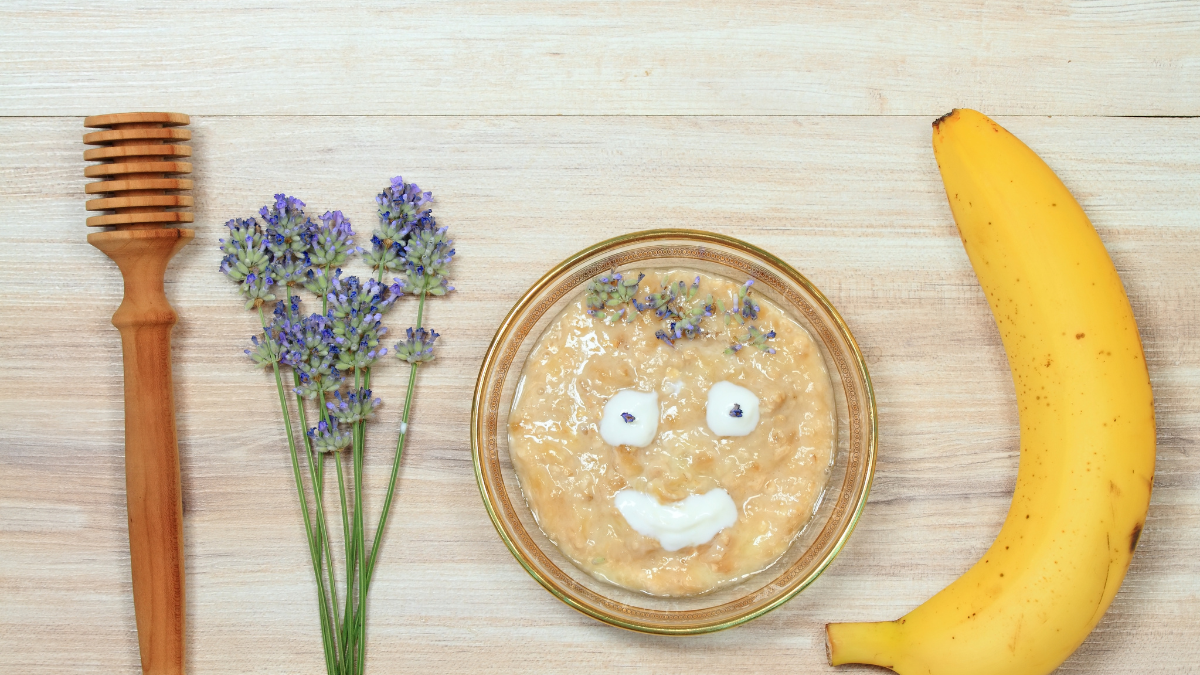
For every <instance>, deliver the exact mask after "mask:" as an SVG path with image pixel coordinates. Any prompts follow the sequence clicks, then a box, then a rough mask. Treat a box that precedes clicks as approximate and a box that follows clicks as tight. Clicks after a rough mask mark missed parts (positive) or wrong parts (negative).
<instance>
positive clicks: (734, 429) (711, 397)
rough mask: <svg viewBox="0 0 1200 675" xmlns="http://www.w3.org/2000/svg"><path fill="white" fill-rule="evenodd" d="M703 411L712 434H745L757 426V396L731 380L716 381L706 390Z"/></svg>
mask: <svg viewBox="0 0 1200 675" xmlns="http://www.w3.org/2000/svg"><path fill="white" fill-rule="evenodd" d="M704 413H705V420H706V421H707V422H708V428H709V429H711V430H712V432H713V433H714V434H716V435H718V436H746V435H748V434H749V433H750V432H751V431H754V427H756V426H758V397H757V396H755V395H754V392H752V391H750V390H749V389H747V388H745V387H739V386H738V385H736V384H734V383H732V382H725V381H721V382H717V383H716V384H714V385H713V386H712V388H711V389H709V390H708V403H707V404H706V406H705V409H704Z"/></svg>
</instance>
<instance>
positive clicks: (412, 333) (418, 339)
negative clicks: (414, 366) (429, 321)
mask: <svg viewBox="0 0 1200 675" xmlns="http://www.w3.org/2000/svg"><path fill="white" fill-rule="evenodd" d="M407 332H408V337H407V339H405V340H404V341H403V342H397V343H396V358H398V359H400V360H401V361H408V362H409V363H425V362H427V361H432V360H433V342H434V341H435V340H437V339H438V333H437V331H434V330H427V329H425V328H415V329H414V328H409V329H408V331H407Z"/></svg>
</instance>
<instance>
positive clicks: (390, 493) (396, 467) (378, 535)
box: [366, 293, 425, 588]
mask: <svg viewBox="0 0 1200 675" xmlns="http://www.w3.org/2000/svg"><path fill="white" fill-rule="evenodd" d="M424 313H425V294H424V293H421V299H420V300H419V301H418V302H417V325H416V327H417V328H420V327H421V320H422V318H423V315H424ZM417 366H418V364H416V363H414V364H412V366H411V367H410V368H409V371H408V391H407V392H406V393H405V395H404V414H403V415H402V416H401V421H400V435H399V436H398V437H397V438H396V456H395V458H394V459H393V460H392V477H391V479H390V480H389V481H388V489H387V494H386V496H385V497H384V499H383V509H382V510H381V511H380V513H379V525H378V527H376V528H375V539H374V541H373V542H372V544H371V555H370V557H369V558H368V560H367V576H366V584H367V586H368V588H369V587H370V583H371V577H372V576H373V575H374V574H375V560H376V556H377V554H378V553H379V546H380V545H381V544H382V543H383V531H384V528H385V527H387V519H388V514H389V513H390V512H391V508H392V498H393V497H394V496H395V494H396V478H397V476H398V475H399V473H400V460H401V458H402V457H403V455H404V441H405V439H406V438H408V415H409V412H410V411H411V410H412V398H413V391H414V390H415V389H416V383H417Z"/></svg>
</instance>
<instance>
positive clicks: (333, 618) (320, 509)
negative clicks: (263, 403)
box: [287, 286, 342, 664]
mask: <svg viewBox="0 0 1200 675" xmlns="http://www.w3.org/2000/svg"><path fill="white" fill-rule="evenodd" d="M287 301H288V304H289V306H290V305H291V301H292V288H291V286H288V287H287ZM292 383H293V386H294V387H299V386H300V374H299V373H297V372H296V371H295V370H294V369H293V370H292ZM293 391H295V389H293ZM322 398H324V397H322ZM320 407H321V410H319V414H320V416H321V418H322V419H325V410H324V406H320ZM296 411H297V413H298V415H299V417H300V429H301V433H302V434H303V435H302V437H301V438H302V439H303V440H304V458H305V460H307V463H308V475H309V476H311V477H312V484H313V501H314V502H315V504H316V516H317V547H318V549H317V550H318V554H319V553H320V552H321V550H322V547H323V548H324V559H325V560H327V561H328V564H326V565H324V567H325V572H326V575H328V577H329V590H328V595H326V590H325V588H324V584H323V583H321V584H320V586H321V588H320V589H319V590H320V593H321V611H322V613H323V614H325V616H326V623H327V624H328V623H329V622H332V623H333V631H332V632H331V633H330V640H331V641H332V647H333V653H334V654H335V655H336V654H337V647H338V641H339V639H340V637H341V631H342V626H341V621H340V619H339V618H338V613H337V606H338V602H337V579H336V576H335V575H334V570H333V547H332V546H331V545H330V543H329V531H328V528H327V526H326V524H325V497H324V492H325V481H324V478H323V473H324V472H323V471H321V469H322V468H323V456H322V457H321V458H318V459H317V460H316V462H314V458H313V455H314V454H315V452H314V451H313V447H312V441H311V440H309V438H308V433H307V432H308V419H307V413H306V411H305V406H304V397H302V396H301V395H300V394H296ZM314 465H315V466H314ZM320 559H321V556H320V555H318V561H320ZM326 601H328V602H329V604H328V606H327V605H326V604H325V603H326ZM334 663H335V664H336V663H337V659H336V657H335V658H334Z"/></svg>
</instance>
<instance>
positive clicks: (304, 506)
mask: <svg viewBox="0 0 1200 675" xmlns="http://www.w3.org/2000/svg"><path fill="white" fill-rule="evenodd" d="M258 320H259V323H261V324H262V327H263V333H264V337H266V336H265V333H266V331H267V319H266V317H265V316H263V311H262V306H261V305H259V307H258ZM266 339H269V338H266ZM271 370H272V372H273V373H274V374H275V389H276V391H277V392H278V393H279V409H280V411H282V413H283V426H284V429H285V430H286V431H287V439H288V450H289V451H290V452H291V457H292V475H293V476H294V477H295V479H296V493H297V494H298V495H299V498H300V511H301V513H302V514H303V515H304V536H305V538H306V539H308V552H309V555H310V556H311V557H312V565H313V575H314V576H315V577H316V579H317V588H318V593H319V596H320V597H319V598H318V602H319V604H320V609H321V641H322V642H323V643H324V648H325V670H326V672H328V673H330V675H333V674H334V673H336V671H335V669H334V656H333V649H332V645H331V644H330V643H331V635H330V633H329V620H328V616H327V615H326V614H325V594H324V591H323V590H320V589H322V588H323V586H324V582H323V581H322V579H321V562H320V553H319V550H320V549H319V548H318V547H317V544H316V542H315V541H313V530H312V520H311V519H310V518H309V515H308V498H307V497H305V495H304V480H303V478H301V476H300V459H299V457H298V456H297V455H296V438H295V436H294V434H293V432H292V416H291V413H290V412H289V411H288V407H287V396H285V395H284V393H283V377H282V376H280V374H279V362H278V361H272V362H271Z"/></svg>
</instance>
